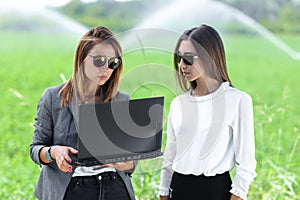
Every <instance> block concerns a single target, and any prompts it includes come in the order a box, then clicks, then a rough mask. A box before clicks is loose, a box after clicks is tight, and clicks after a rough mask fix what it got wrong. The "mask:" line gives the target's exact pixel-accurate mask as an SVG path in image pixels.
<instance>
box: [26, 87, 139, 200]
mask: <svg viewBox="0 0 300 200" xmlns="http://www.w3.org/2000/svg"><path fill="white" fill-rule="evenodd" d="M63 85H64V84H62V85H59V86H55V87H51V88H47V89H45V91H44V93H43V95H42V97H41V99H40V100H39V103H38V107H37V113H36V118H35V124H34V127H35V128H34V134H33V137H32V143H31V145H30V157H31V159H32V160H33V161H34V162H35V163H37V164H39V165H41V164H43V167H42V169H41V174H40V177H39V180H38V183H37V187H36V189H35V192H34V194H35V195H36V197H37V198H38V199H43V200H48V199H49V200H50V199H56V200H59V199H63V197H64V194H65V191H66V189H67V186H68V184H69V182H70V180H71V177H72V173H66V172H62V171H60V170H59V168H58V166H57V164H56V162H55V161H54V162H52V163H50V164H46V165H45V164H44V163H42V161H41V160H40V157H39V152H40V150H41V148H43V147H44V146H52V145H63V146H71V147H73V148H75V149H77V143H78V142H77V139H78V132H77V129H76V123H77V120H78V116H77V112H78V110H77V109H76V106H74V103H73V104H69V106H68V107H62V108H61V107H60V106H59V103H60V97H59V95H58V93H59V91H60V89H61V88H62V87H63ZM128 99H129V96H128V95H126V94H123V93H120V92H118V93H117V95H116V97H115V98H114V99H112V101H120V100H128ZM135 164H136V162H135ZM133 171H134V169H132V170H130V171H127V172H124V171H117V172H118V174H119V175H120V176H121V177H122V179H123V181H124V183H125V185H126V188H127V191H128V193H129V195H130V197H131V199H132V200H134V199H135V197H134V191H133V187H132V184H131V179H130V174H131V173H133Z"/></svg>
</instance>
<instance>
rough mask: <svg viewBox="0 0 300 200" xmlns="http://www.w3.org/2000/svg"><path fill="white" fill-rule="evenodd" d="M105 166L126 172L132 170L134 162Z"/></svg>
mask: <svg viewBox="0 0 300 200" xmlns="http://www.w3.org/2000/svg"><path fill="white" fill-rule="evenodd" d="M103 166H106V167H112V168H115V169H117V170H120V171H124V170H130V169H132V168H133V167H134V162H133V161H127V162H117V163H112V164H105V165H103Z"/></svg>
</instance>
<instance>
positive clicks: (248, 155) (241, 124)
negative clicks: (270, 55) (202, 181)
mask: <svg viewBox="0 0 300 200" xmlns="http://www.w3.org/2000/svg"><path fill="white" fill-rule="evenodd" d="M253 123H254V122H253V107H252V99H251V97H250V96H249V95H247V94H245V95H243V96H242V97H241V99H240V102H239V104H238V110H237V112H236V114H235V117H234V121H233V146H234V152H235V165H236V174H235V176H234V179H233V184H232V189H231V190H230V192H231V193H233V194H235V195H236V196H239V197H240V198H242V199H244V200H246V199H247V193H248V190H249V186H250V183H251V182H252V181H253V180H254V178H255V176H256V173H255V168H256V160H255V140H254V127H253Z"/></svg>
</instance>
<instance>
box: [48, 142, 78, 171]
mask: <svg viewBox="0 0 300 200" xmlns="http://www.w3.org/2000/svg"><path fill="white" fill-rule="evenodd" d="M50 151H51V152H50V153H51V156H52V158H53V159H55V160H56V163H57V166H58V168H59V169H60V170H61V171H63V172H72V170H73V169H72V165H70V163H71V162H72V160H71V158H70V156H69V153H71V154H77V153H78V151H77V150H76V149H74V148H72V147H67V146H59V145H55V146H52V147H51V150H50Z"/></svg>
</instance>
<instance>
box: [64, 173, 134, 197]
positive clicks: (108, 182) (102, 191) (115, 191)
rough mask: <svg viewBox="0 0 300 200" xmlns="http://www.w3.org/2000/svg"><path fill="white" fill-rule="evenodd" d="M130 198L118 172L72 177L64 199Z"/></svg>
mask: <svg viewBox="0 0 300 200" xmlns="http://www.w3.org/2000/svg"><path fill="white" fill-rule="evenodd" d="M82 199H88V200H117V199H122V200H130V198H129V195H128V192H127V189H126V187H125V184H124V182H123V180H122V178H121V177H120V176H119V174H118V173H116V172H105V173H101V174H98V175H95V176H82V177H72V179H71V181H70V183H69V186H68V188H67V191H66V193H65V196H64V200H82Z"/></svg>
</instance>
